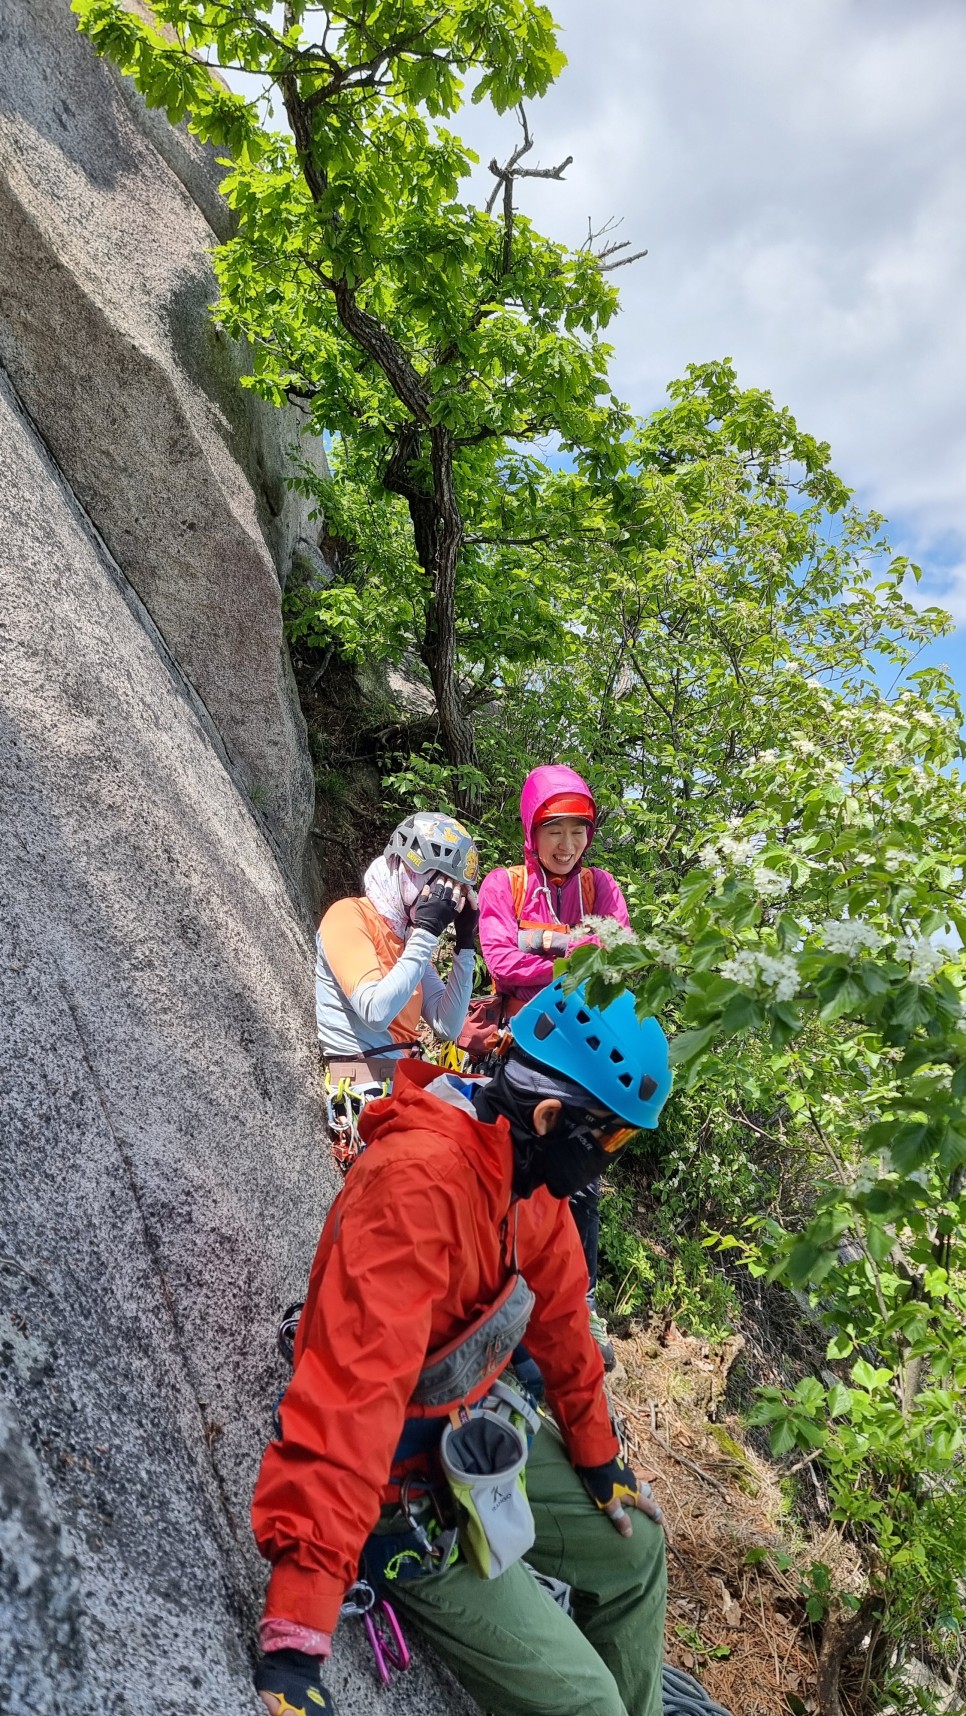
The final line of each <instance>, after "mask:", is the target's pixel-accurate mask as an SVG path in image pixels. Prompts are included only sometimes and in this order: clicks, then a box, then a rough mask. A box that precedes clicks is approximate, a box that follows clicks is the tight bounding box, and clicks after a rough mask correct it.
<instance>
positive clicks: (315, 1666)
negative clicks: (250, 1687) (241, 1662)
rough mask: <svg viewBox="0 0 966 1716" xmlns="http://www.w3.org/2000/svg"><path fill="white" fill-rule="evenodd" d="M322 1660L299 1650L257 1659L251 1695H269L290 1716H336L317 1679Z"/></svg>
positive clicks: (267, 1652) (280, 1651)
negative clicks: (265, 1693) (275, 1699)
mask: <svg viewBox="0 0 966 1716" xmlns="http://www.w3.org/2000/svg"><path fill="white" fill-rule="evenodd" d="M321 1668H322V1659H321V1658H320V1657H317V1656H307V1655H306V1653H305V1651H302V1650H270V1651H266V1653H265V1655H264V1656H263V1657H260V1658H259V1663H258V1667H257V1668H256V1670H255V1691H256V1692H270V1693H271V1694H272V1696H273V1698H279V1699H281V1701H282V1716H284V1713H285V1711H289V1712H291V1716H337V1712H336V1707H335V1703H334V1701H333V1699H332V1695H331V1693H328V1692H326V1690H325V1687H324V1686H323V1685H322V1682H321V1680H320V1679H319V1673H320V1671H321Z"/></svg>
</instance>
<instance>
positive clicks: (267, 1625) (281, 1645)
mask: <svg viewBox="0 0 966 1716" xmlns="http://www.w3.org/2000/svg"><path fill="white" fill-rule="evenodd" d="M258 1645H259V1649H260V1650H262V1651H269V1650H301V1651H304V1652H305V1654H306V1656H331V1655H332V1635H331V1633H317V1632H315V1631H314V1629H313V1628H312V1627H300V1626H299V1624H298V1622H297V1621H283V1620H280V1619H278V1618H277V1617H276V1616H274V1615H266V1616H265V1617H264V1619H263V1620H262V1621H261V1623H260V1625H259V1628H258Z"/></svg>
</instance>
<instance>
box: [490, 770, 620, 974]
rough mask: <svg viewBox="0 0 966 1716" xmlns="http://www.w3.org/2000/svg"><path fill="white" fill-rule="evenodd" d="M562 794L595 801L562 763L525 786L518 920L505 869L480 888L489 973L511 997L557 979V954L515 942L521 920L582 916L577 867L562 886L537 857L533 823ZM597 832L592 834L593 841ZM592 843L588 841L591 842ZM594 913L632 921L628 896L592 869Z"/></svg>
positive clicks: (562, 920)
mask: <svg viewBox="0 0 966 1716" xmlns="http://www.w3.org/2000/svg"><path fill="white" fill-rule="evenodd" d="M558 793H583V794H584V795H585V796H586V797H587V798H589V799H591V801H593V794H592V793H591V791H590V788H589V787H588V785H587V783H586V781H582V780H581V778H580V776H579V775H578V774H576V773H575V771H574V770H573V769H568V768H566V767H565V766H564V765H563V764H555V765H552V766H549V767H546V768H539V769H534V770H533V771H532V773H531V774H529V775H528V776H527V778H526V780H525V782H524V784H523V792H522V793H521V795H520V817H521V820H522V822H523V835H524V845H523V857H524V863H525V864H526V869H527V885H526V891H525V893H524V896H523V909H522V912H521V917H520V921H519V922H518V920H517V917H516V913H515V912H514V909H513V889H512V887H511V883H510V878H509V875H508V874H507V872H506V870H491V871H490V873H489V875H488V876H487V877H485V879H484V881H483V884H482V886H481V888H480V946H481V948H482V949H483V958H484V959H485V960H486V963H487V965H488V967H489V970H490V974H491V976H492V978H493V981H494V983H495V984H496V987H497V989H498V990H499V991H500V993H501V994H502V995H512V996H513V997H514V998H515V999H517V1000H519V1001H529V1000H530V999H531V997H532V996H534V995H539V993H540V991H541V989H545V988H546V986H547V984H548V983H549V982H551V980H552V978H553V958H552V957H546V958H545V957H544V956H543V955H542V954H538V953H521V952H520V949H519V948H518V946H517V937H518V934H519V930H520V922H523V923H534V924H560V925H562V926H563V927H564V928H572V927H573V926H574V925H575V924H579V923H580V922H581V920H582V918H583V915H584V909H583V903H582V900H581V891H580V869H581V866H580V865H578V866H577V868H576V869H575V870H574V871H573V874H572V875H570V876H568V878H567V880H566V881H565V882H564V883H563V885H562V886H561V887H556V886H554V884H553V883H551V882H549V881H548V879H547V876H546V874H545V872H544V871H543V869H542V868H541V865H540V861H539V859H538V857H537V852H536V846H535V844H534V839H533V822H534V818H535V816H536V814H537V811H538V810H539V809H540V806H541V805H543V804H546V802H547V800H548V798H555V797H556V796H557V794H558ZM592 839H593V832H591V840H592ZM589 844H590V842H588V846H589ZM593 876H594V883H595V898H594V915H595V916H596V917H601V918H616V920H617V922H618V923H619V924H624V925H625V926H626V925H627V924H628V917H627V906H626V904H625V902H624V896H623V894H622V893H621V891H620V888H619V887H618V886H617V883H616V882H615V881H614V878H613V876H612V875H611V874H610V872H609V871H607V870H598V869H594V871H593Z"/></svg>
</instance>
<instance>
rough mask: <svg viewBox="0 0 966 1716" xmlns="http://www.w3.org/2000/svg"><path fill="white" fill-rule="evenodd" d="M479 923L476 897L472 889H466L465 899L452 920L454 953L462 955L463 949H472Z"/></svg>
mask: <svg viewBox="0 0 966 1716" xmlns="http://www.w3.org/2000/svg"><path fill="white" fill-rule="evenodd" d="M479 921H480V908H479V905H478V904H477V895H476V894H474V892H473V889H472V888H467V890H466V898H465V900H464V901H463V904H462V905H461V907H460V909H459V911H458V912H457V914H456V916H455V918H454V919H453V928H454V929H455V931H456V951H457V953H462V952H463V949H464V948H467V947H472V946H473V942H474V938H475V936H476V926H477V924H478V923H479Z"/></svg>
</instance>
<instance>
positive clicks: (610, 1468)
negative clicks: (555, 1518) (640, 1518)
mask: <svg viewBox="0 0 966 1716" xmlns="http://www.w3.org/2000/svg"><path fill="white" fill-rule="evenodd" d="M574 1470H575V1471H576V1473H577V1476H578V1478H579V1479H580V1481H581V1483H582V1484H583V1486H584V1489H585V1490H586V1491H587V1494H588V1495H589V1496H590V1499H591V1501H593V1502H595V1503H596V1505H597V1506H598V1507H599V1508H600V1510H601V1512H602V1513H606V1515H607V1517H608V1519H609V1520H610V1522H611V1524H612V1525H613V1526H614V1527H615V1529H616V1530H617V1531H619V1532H620V1534H621V1536H622V1537H630V1535H631V1529H632V1528H631V1522H630V1520H629V1519H628V1517H627V1514H626V1512H625V1511H624V1503H625V1502H626V1503H627V1505H628V1507H638V1508H640V1510H641V1512H642V1513H646V1514H647V1515H648V1517H649V1518H650V1519H653V1520H656V1521H657V1523H658V1525H660V1524H661V1523H662V1521H663V1518H664V1515H663V1514H662V1512H661V1510H660V1508H659V1507H658V1505H657V1503H656V1501H654V1499H653V1497H652V1495H651V1486H650V1484H643V1483H639V1482H638V1479H637V1473H636V1472H635V1471H634V1469H633V1467H631V1466H629V1465H628V1463H627V1461H626V1460H625V1459H623V1457H622V1456H621V1455H620V1454H616V1455H615V1456H614V1458H613V1460H605V1462H604V1464H603V1465H602V1466H576V1467H575V1468H574Z"/></svg>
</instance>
